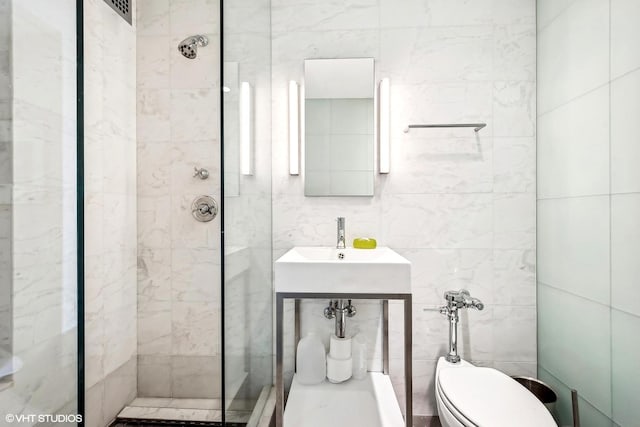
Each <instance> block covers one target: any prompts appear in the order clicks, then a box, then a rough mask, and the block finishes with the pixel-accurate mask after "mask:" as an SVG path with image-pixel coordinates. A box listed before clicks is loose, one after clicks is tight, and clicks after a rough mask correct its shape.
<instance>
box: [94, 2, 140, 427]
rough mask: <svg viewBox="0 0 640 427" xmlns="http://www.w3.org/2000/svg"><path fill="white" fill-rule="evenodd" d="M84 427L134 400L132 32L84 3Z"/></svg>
mask: <svg viewBox="0 0 640 427" xmlns="http://www.w3.org/2000/svg"><path fill="white" fill-rule="evenodd" d="M84 28H85V40H84V42H85V51H84V63H85V93H84V102H85V118H84V119H85V134H84V147H85V189H84V191H85V200H84V203H85V236H84V241H85V352H86V357H85V382H86V389H87V393H86V399H87V413H86V417H87V420H86V421H87V425H88V426H97V427H103V426H105V425H107V424H108V423H109V422H110V421H111V420H112V419H113V418H114V417H115V416H116V415H117V413H118V412H119V411H120V409H122V407H123V406H124V405H126V404H127V403H129V402H130V401H131V400H132V399H133V398H134V397H135V395H136V363H137V356H136V355H137V331H136V317H137V309H136V307H137V292H136V287H137V286H136V284H137V275H136V268H137V263H136V258H137V241H136V235H137V225H136V207H137V199H136V95H135V93H136V25H135V15H134V25H133V26H132V25H129V24H128V23H127V22H126V21H124V20H123V19H122V18H121V17H120V16H119V15H117V14H116V13H115V12H114V11H113V10H112V9H111V8H110V7H109V6H108V5H107V4H106V3H105V2H104V1H102V0H88V1H86V2H85V4H84Z"/></svg>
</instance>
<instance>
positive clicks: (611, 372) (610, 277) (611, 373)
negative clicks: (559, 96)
mask: <svg viewBox="0 0 640 427" xmlns="http://www.w3.org/2000/svg"><path fill="white" fill-rule="evenodd" d="M611 6H612V1H611V0H609V43H608V45H609V94H608V95H609V99H608V101H609V111H608V113H609V117H608V118H609V123H608V126H609V135H608V136H609V147H608V148H609V152H608V154H609V399H610V400H609V401H610V403H609V405H610V407H609V412H610V414H611V416H610V417H607V418H609V419H611V420H613V310H614V308H613V256H612V250H613V245H612V244H611V243H612V234H613V219H612V216H613V211H612V200H613V195H612V182H611V178H612V173H611V168H612V162H611V145H612V141H611V127H612V126H611V110H612V104H611V92H612V91H611V89H612V87H613V84H612V80H611V57H612V48H611V24H612V22H611Z"/></svg>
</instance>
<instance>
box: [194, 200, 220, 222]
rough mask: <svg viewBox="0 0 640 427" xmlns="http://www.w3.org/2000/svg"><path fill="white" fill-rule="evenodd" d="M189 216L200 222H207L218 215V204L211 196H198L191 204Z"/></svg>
mask: <svg viewBox="0 0 640 427" xmlns="http://www.w3.org/2000/svg"><path fill="white" fill-rule="evenodd" d="M191 214H192V215H193V217H194V218H195V219H196V220H198V221H200V222H209V221H211V220H213V219H214V218H215V217H216V215H218V204H217V203H216V201H215V200H214V199H213V197H211V196H200V197H198V198H196V199H195V200H194V201H193V203H192V204H191Z"/></svg>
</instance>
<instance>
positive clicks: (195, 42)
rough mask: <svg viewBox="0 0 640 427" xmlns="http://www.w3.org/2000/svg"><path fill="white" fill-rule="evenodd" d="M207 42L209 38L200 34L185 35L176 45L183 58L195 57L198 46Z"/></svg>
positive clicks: (202, 45)
mask: <svg viewBox="0 0 640 427" xmlns="http://www.w3.org/2000/svg"><path fill="white" fill-rule="evenodd" d="M208 44H209V40H208V39H207V38H206V37H205V36H202V35H196V36H191V37H187V38H186V39H184V40H182V41H181V42H180V44H179V45H178V50H179V51H180V53H181V54H182V56H184V57H185V58H189V59H195V58H196V56H198V47H204V46H206V45H208Z"/></svg>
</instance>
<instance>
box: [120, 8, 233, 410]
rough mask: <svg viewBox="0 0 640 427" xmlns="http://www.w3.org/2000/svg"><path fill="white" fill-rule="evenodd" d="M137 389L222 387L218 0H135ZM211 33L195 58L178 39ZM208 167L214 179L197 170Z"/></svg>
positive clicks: (173, 391) (164, 391) (195, 391)
mask: <svg viewBox="0 0 640 427" xmlns="http://www.w3.org/2000/svg"><path fill="white" fill-rule="evenodd" d="M137 12H138V16H137V25H138V28H137V45H138V49H137V57H136V58H135V59H134V61H135V62H137V88H136V89H134V92H132V93H136V94H137V113H136V114H137V115H136V117H137V125H138V128H137V159H138V160H137V162H138V163H137V165H138V184H137V202H138V208H137V214H138V236H137V238H138V296H137V298H138V341H137V348H138V395H139V396H147V397H150V396H153V397H185V398H187V397H188V398H214V397H219V394H220V352H221V349H220V331H219V327H220V326H219V325H220V238H219V236H220V219H219V217H218V218H216V219H215V220H213V221H212V222H208V223H201V222H197V221H196V220H195V219H194V218H193V216H192V214H191V203H192V201H193V200H194V198H195V197H196V196H198V195H210V196H213V197H214V198H215V199H216V200H218V201H219V200H220V199H219V197H220V179H219V176H220V173H219V164H220V159H219V151H220V147H219V105H218V104H219V99H220V95H219V94H220V89H219V87H220V86H219V68H220V66H219V62H220V59H219V58H220V53H219V3H218V2H217V1H210V0H171V1H169V0H138V1H137ZM196 34H203V35H205V36H206V37H207V38H208V39H209V45H208V46H206V47H200V48H199V49H198V56H197V58H196V59H193V60H191V59H187V58H185V57H183V56H182V55H181V54H180V52H179V51H178V43H179V42H180V41H181V40H183V39H185V38H187V37H189V36H193V35H196ZM195 167H198V168H205V169H207V170H208V171H209V178H208V179H207V180H201V179H199V178H196V177H194V176H193V175H194V168H195Z"/></svg>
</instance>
